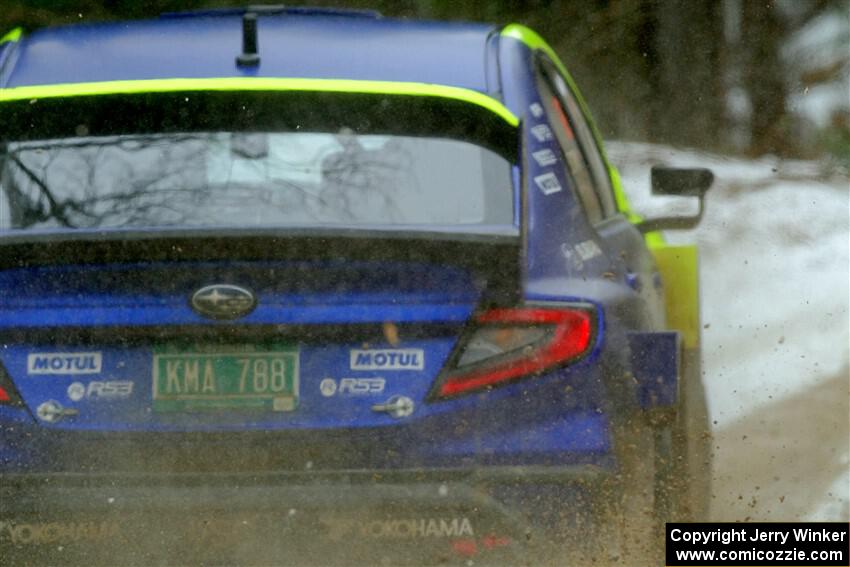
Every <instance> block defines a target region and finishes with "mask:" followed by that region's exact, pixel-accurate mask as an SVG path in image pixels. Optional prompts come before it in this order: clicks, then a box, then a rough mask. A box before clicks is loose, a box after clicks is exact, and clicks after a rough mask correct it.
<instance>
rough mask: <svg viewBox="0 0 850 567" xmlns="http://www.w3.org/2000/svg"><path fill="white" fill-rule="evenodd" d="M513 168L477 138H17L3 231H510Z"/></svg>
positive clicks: (8, 170)
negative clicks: (467, 227)
mask: <svg viewBox="0 0 850 567" xmlns="http://www.w3.org/2000/svg"><path fill="white" fill-rule="evenodd" d="M510 168H511V166H510V164H509V163H508V161H507V160H506V159H505V158H503V157H501V156H499V155H497V154H496V153H494V152H492V151H490V150H487V149H484V148H481V147H479V146H477V145H474V144H472V143H469V142H464V141H459V140H448V139H438V138H425V137H407V136H394V135H393V136H387V135H356V134H354V133H353V132H351V131H350V130H343V131H342V132H339V133H336V134H330V133H319V132H313V133H311V132H298V133H291V132H290V133H258V132H253V133H240V132H207V133H204V132H194V133H183V134H151V135H125V136H107V137H85V138H70V139H57V140H44V141H28V142H12V143H9V144H8V146H7V152H6V156H5V159H4V160H3V169H2V177H0V228H2V229H48V228H54V227H55V228H63V227H64V228H100V227H158V226H237V227H246V226H254V227H256V226H279V225H292V224H319V225H322V224H358V223H363V224H444V225H454V224H457V225H462V224H510V223H512V221H513V197H512V195H513V190H512V185H511V171H510Z"/></svg>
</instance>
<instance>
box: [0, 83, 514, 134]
mask: <svg viewBox="0 0 850 567" xmlns="http://www.w3.org/2000/svg"><path fill="white" fill-rule="evenodd" d="M190 91H308V92H309V91H313V92H338V93H363V94H387V95H407V96H430V97H440V98H448V99H453V100H459V101H463V102H468V103H470V104H474V105H476V106H480V107H482V108H485V109H487V110H489V111H490V112H492V113H494V114H496V115H497V116H499V117H500V118H501V119H502V120H504V121H505V122H507V123H508V124H510V125H511V126H514V127H516V126H518V125H519V119H518V118H517V117H516V116H515V115H514V114H513V113H512V112H511V111H510V110H508V109H507V108H506V107H505V106H504V105H503V104H502V103H501V102H499V101H498V100H496V99H494V98H492V97H489V96H487V95H485V94H482V93H480V92H478V91H473V90H470V89H464V88H460V87H449V86H444V85H432V84H428V83H410V82H394V81H358V80H348V79H300V78H274V77H222V78H203V79H182V78H174V79H144V80H130V81H102V82H93V83H65V84H56V85H34V86H22V87H14V88H10V89H0V103H3V102H9V101H20V100H38V99H44V98H61V97H77V96H98V95H111V94H138V93H157V92H158V93H165V92H190Z"/></svg>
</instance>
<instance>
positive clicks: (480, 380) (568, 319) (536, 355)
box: [430, 306, 596, 400]
mask: <svg viewBox="0 0 850 567" xmlns="http://www.w3.org/2000/svg"><path fill="white" fill-rule="evenodd" d="M593 314H594V312H593V310H592V308H590V307H586V306H568V307H558V308H548V307H521V308H502V309H491V310H489V311H485V312H483V313H481V314H479V315H478V316H477V317H476V318H475V322H474V326H473V327H472V328H471V329H469V330H468V331H467V332H466V333H465V334H464V336H463V337H462V338H461V340H460V342H459V343H458V345H459V346H458V348H456V349H455V352H454V354H453V355H452V356H451V357H450V359H449V363H448V364H447V365H446V367H445V368H443V371H442V372H441V373H440V376H439V377H438V378H437V382H436V385H435V387H434V389H433V390H432V393H431V396H430V398H431V399H432V400H433V399H444V398H451V397H454V396H459V395H461V394H466V393H469V392H473V391H476V390H481V389H485V388H492V387H494V386H498V385H502V384H504V383H507V382H510V381H513V380H516V379H519V378H524V377H527V376H534V375H540V374H542V373H544V372H546V371H548V370H552V369H553V368H556V367H559V366H563V365H564V364H567V363H570V362H574V361H575V360H578V359H579V358H581V357H582V356H584V355H585V354H586V353H587V352H588V351H589V350H590V348H591V345H592V344H593V340H592V339H593V336H594V333H595V331H596V329H595V324H594V323H595V320H594V315H593Z"/></svg>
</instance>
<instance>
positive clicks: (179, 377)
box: [153, 345, 299, 412]
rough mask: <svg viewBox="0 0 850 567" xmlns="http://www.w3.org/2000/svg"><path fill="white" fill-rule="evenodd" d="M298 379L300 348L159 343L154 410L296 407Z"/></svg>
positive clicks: (155, 363) (285, 408)
mask: <svg viewBox="0 0 850 567" xmlns="http://www.w3.org/2000/svg"><path fill="white" fill-rule="evenodd" d="M298 378H299V376H298V349H297V347H292V346H286V345H266V346H263V347H251V346H246V345H235V346H233V345H231V346H215V347H202V346H192V347H189V348H186V347H177V346H163V347H156V348H154V352H153V409H154V411H161V412H175V411H176V412H179V411H192V410H205V409H259V410H263V409H265V410H271V411H293V410H294V409H295V408H296V407H297V406H298Z"/></svg>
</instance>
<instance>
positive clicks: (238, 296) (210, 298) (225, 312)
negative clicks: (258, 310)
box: [192, 284, 257, 319]
mask: <svg viewBox="0 0 850 567" xmlns="http://www.w3.org/2000/svg"><path fill="white" fill-rule="evenodd" d="M256 306H257V298H256V296H254V294H253V293H252V292H251V291H249V290H247V289H245V288H244V287H239V286H238V285H227V284H215V285H208V286H206V287H202V288H201V289H199V290H198V291H196V292H195V293H193V294H192V309H194V310H195V311H196V312H197V313H199V314H200V315H203V316H204V317H209V318H211V319H237V318H239V317H243V316H245V315H247V314H248V313H250V312H251V311H253V310H254V307H256Z"/></svg>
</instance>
